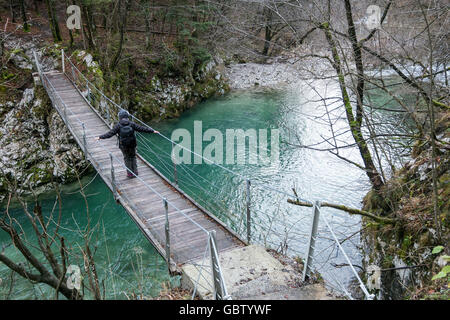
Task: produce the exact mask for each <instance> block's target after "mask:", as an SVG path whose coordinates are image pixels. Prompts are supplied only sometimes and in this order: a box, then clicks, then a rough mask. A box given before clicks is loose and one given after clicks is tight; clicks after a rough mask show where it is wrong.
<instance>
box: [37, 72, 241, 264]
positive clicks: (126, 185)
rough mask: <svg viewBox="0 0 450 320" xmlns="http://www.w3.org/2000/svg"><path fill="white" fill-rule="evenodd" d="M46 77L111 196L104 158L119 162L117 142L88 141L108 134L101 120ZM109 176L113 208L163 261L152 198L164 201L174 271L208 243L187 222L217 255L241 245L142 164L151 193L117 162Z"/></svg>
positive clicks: (159, 211)
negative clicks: (212, 237)
mask: <svg viewBox="0 0 450 320" xmlns="http://www.w3.org/2000/svg"><path fill="white" fill-rule="evenodd" d="M46 76H47V78H48V79H49V81H50V83H51V86H52V87H53V88H54V89H55V90H56V92H57V93H58V95H59V96H60V97H61V100H62V101H63V102H64V104H65V105H66V106H67V108H68V110H70V111H71V112H69V111H66V118H67V126H68V127H69V130H70V131H71V132H72V134H73V135H74V136H75V138H76V140H77V142H78V143H79V144H80V147H81V149H83V138H82V137H83V128H82V124H81V123H80V121H79V120H81V121H83V123H84V124H85V132H86V145H87V150H88V159H89V160H90V161H91V163H92V164H93V165H94V167H96V169H97V171H98V173H99V175H100V176H101V177H102V179H103V180H104V182H105V183H106V184H107V185H108V187H109V188H110V189H111V190H112V184H111V162H110V156H109V153H111V154H112V155H113V156H114V157H115V159H119V160H120V161H121V162H123V157H122V153H121V151H120V150H119V148H118V147H117V139H116V138H114V137H113V138H111V139H106V140H100V141H95V139H94V137H97V136H99V135H101V134H103V133H105V132H107V131H108V130H109V128H108V126H107V125H106V124H105V122H104V121H103V119H101V118H100V116H99V115H98V114H97V113H96V112H94V111H93V109H92V108H91V107H90V106H89V105H88V104H87V102H86V101H85V99H84V98H83V96H82V95H81V94H80V93H79V91H78V90H77V89H76V88H75V87H74V86H73V84H72V83H71V82H70V81H69V79H68V78H67V77H66V76H65V75H64V74H62V73H57V72H52V73H47V74H46ZM49 94H50V92H49ZM114 171H115V177H116V184H117V188H118V193H119V195H120V196H119V198H118V202H119V203H120V204H121V205H122V206H123V207H124V208H125V209H126V210H127V212H128V214H129V215H130V216H131V218H132V219H133V220H134V221H135V222H136V224H137V225H138V226H139V228H140V229H141V231H142V232H143V233H144V235H145V236H146V237H147V239H149V240H150V241H151V242H152V243H153V245H154V246H155V248H156V249H157V250H158V251H159V252H160V253H161V255H163V256H165V249H164V248H165V222H166V218H165V208H164V204H163V201H162V199H161V198H160V197H159V196H158V195H157V194H156V193H155V192H158V193H159V194H160V195H162V196H163V197H165V198H166V199H167V201H168V202H169V209H168V211H169V213H168V216H169V226H170V250H171V258H172V259H173V262H175V263H176V264H177V265H182V264H184V263H187V262H190V261H193V260H197V259H200V258H202V257H203V256H204V254H205V250H206V245H207V241H208V235H207V234H206V233H205V232H204V231H203V230H202V229H201V228H200V227H198V226H197V225H196V224H194V223H193V222H192V221H191V220H189V219H188V218H187V217H190V218H191V219H192V220H193V221H195V222H196V223H197V224H198V225H200V226H201V227H203V228H204V229H206V230H208V231H211V230H215V231H216V240H217V247H218V248H217V249H218V251H219V252H222V251H226V250H229V249H232V248H236V247H239V246H244V245H245V244H244V243H243V242H242V241H241V240H240V239H238V237H236V235H235V234H233V232H230V230H228V228H226V227H225V226H224V225H222V224H221V223H220V222H219V221H218V220H217V219H215V218H214V217H213V216H212V215H211V214H210V213H208V212H206V211H204V210H203V209H202V208H199V207H197V205H196V204H195V202H194V201H191V200H190V199H188V197H186V196H185V195H184V194H183V192H182V191H181V190H179V189H177V188H176V187H174V186H172V185H171V184H170V183H169V182H168V181H166V180H165V179H164V178H163V177H161V176H160V175H159V174H158V172H157V171H156V170H154V168H152V167H151V165H150V164H148V163H147V162H146V161H145V160H143V159H142V158H138V171H139V177H140V178H141V179H142V180H143V181H145V183H146V184H147V185H149V186H150V187H151V188H153V190H154V191H152V190H150V189H149V188H148V187H146V186H145V185H144V183H143V182H142V181H140V180H139V179H128V178H127V177H126V171H125V168H124V167H123V166H122V165H121V164H119V162H118V161H114ZM174 206H175V207H174ZM180 211H181V212H182V213H181V212H180ZM207 256H209V253H208V254H207Z"/></svg>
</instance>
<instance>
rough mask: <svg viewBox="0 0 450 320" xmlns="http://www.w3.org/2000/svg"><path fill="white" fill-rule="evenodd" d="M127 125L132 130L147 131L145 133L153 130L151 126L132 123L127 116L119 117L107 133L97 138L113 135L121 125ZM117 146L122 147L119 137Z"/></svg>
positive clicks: (117, 132)
mask: <svg viewBox="0 0 450 320" xmlns="http://www.w3.org/2000/svg"><path fill="white" fill-rule="evenodd" d="M128 125H129V126H131V127H132V128H133V130H134V131H138V132H147V133H153V132H155V130H153V129H151V128H147V127H144V126H140V125H138V124H136V123H134V122H133V121H131V120H130V119H128V118H122V119H120V121H119V122H118V123H117V124H116V125H115V126H114V127H113V128H112V129H111V130H110V131H108V132H107V133H105V134H103V135H101V136H100V137H99V138H100V139H108V138H111V137H112V136H114V135H116V134H119V132H120V128H121V127H124V126H128ZM119 148H122V145H121V142H120V139H119Z"/></svg>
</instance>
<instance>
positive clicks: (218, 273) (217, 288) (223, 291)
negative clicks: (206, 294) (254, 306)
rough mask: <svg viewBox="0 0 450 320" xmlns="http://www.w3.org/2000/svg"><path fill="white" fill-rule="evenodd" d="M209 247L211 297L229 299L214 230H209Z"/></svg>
mask: <svg viewBox="0 0 450 320" xmlns="http://www.w3.org/2000/svg"><path fill="white" fill-rule="evenodd" d="M209 248H210V250H211V271H212V272H211V274H212V278H213V279H212V280H213V298H214V299H215V300H231V297H230V296H229V295H228V293H227V288H226V286H225V283H224V280H223V274H222V270H221V269H220V264H219V255H218V253H217V242H216V231H215V230H212V231H210V232H209Z"/></svg>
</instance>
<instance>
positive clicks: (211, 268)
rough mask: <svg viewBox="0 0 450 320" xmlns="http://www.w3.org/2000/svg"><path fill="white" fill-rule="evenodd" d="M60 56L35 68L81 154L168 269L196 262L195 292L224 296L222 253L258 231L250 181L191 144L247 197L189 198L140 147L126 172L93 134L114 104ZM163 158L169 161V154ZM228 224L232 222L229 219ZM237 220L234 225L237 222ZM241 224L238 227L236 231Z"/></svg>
mask: <svg viewBox="0 0 450 320" xmlns="http://www.w3.org/2000/svg"><path fill="white" fill-rule="evenodd" d="M61 55H62V60H61V67H62V70H61V71H58V70H50V71H44V70H42V66H41V64H40V62H39V59H38V55H37V54H36V53H35V52H34V59H35V64H36V69H37V71H38V74H39V78H40V81H41V84H42V85H43V87H44V88H45V90H46V91H47V94H48V96H49V98H50V100H51V102H52V105H53V107H54V108H55V109H56V110H57V112H58V113H59V115H60V116H61V118H62V120H63V121H64V123H65V125H66V126H67V128H68V130H69V131H70V133H71V134H72V136H73V138H74V139H75V140H76V142H77V143H78V145H79V146H80V148H81V149H82V150H83V152H84V155H85V157H86V159H87V160H89V161H90V163H91V164H92V165H93V167H94V168H95V170H96V171H97V172H98V174H99V176H100V177H101V178H102V179H103V181H104V182H105V184H106V185H107V186H108V187H109V188H110V190H111V191H112V193H113V195H114V198H115V200H116V201H117V202H118V203H120V204H121V205H122V206H123V207H124V208H125V209H126V211H127V213H128V214H129V215H130V217H131V218H132V219H133V221H134V222H135V223H136V224H137V225H138V227H139V228H140V230H141V231H142V233H143V234H144V235H145V237H146V238H147V239H148V240H149V241H150V242H151V243H152V244H153V246H154V247H155V248H156V249H157V250H158V252H159V253H160V254H161V255H162V256H163V257H164V258H165V259H166V262H167V264H168V266H169V270H170V271H171V272H181V269H182V268H183V266H186V265H189V266H191V267H192V268H193V269H195V272H194V273H192V276H191V277H192V278H193V279H191V282H192V286H193V289H194V292H193V297H194V296H195V294H196V291H197V290H198V291H200V286H201V285H202V286H204V287H205V286H209V289H208V288H207V291H208V290H209V291H210V292H211V293H212V295H213V298H215V299H230V298H231V297H230V295H229V294H228V292H227V286H226V285H225V283H226V281H225V279H224V272H223V271H222V268H221V263H220V257H221V256H226V255H227V253H229V252H232V251H233V250H237V251H238V252H240V254H242V250H244V251H245V248H247V247H248V245H249V243H250V242H251V236H252V230H254V231H253V232H255V231H258V229H256V226H255V225H256V223H255V221H254V220H255V219H252V216H251V211H253V210H255V211H256V210H257V209H256V208H254V207H252V206H251V199H250V187H251V185H252V187H254V184H253V183H250V180H248V179H246V178H245V177H242V176H241V175H239V174H237V173H234V172H232V171H230V170H229V169H227V168H225V167H222V166H220V165H217V164H214V163H211V160H209V159H206V158H203V157H202V155H198V154H195V153H194V152H192V151H191V150H186V151H188V152H192V153H193V154H195V155H196V156H200V157H202V158H203V159H204V160H205V161H206V162H208V163H210V164H212V165H216V166H218V167H220V169H221V170H224V172H225V173H227V174H230V175H231V176H232V177H233V178H235V177H238V178H239V179H241V180H243V181H244V183H243V186H244V193H245V194H246V197H245V201H244V202H245V203H244V205H243V207H242V208H231V209H229V208H224V205H223V204H222V205H221V206H220V207H219V205H218V206H217V212H216V210H215V207H214V206H210V205H209V204H208V203H207V202H208V201H205V202H202V203H200V202H201V201H199V199H194V197H191V196H190V195H188V194H187V193H185V192H184V191H183V190H182V188H181V187H180V186H179V185H178V181H177V175H179V174H180V173H181V172H177V166H176V165H175V164H174V163H169V164H167V163H166V169H167V166H171V167H172V166H173V172H172V173H173V174H172V177H168V174H167V173H165V172H164V173H165V174H164V173H163V172H161V170H158V169H157V168H156V167H155V166H153V165H152V164H151V163H150V162H149V161H147V160H146V159H145V158H144V157H143V156H141V155H140V154H139V153H138V168H139V169H138V171H139V175H138V176H136V178H135V179H129V178H127V177H126V171H127V169H126V167H125V164H124V162H123V158H122V154H121V151H120V150H119V149H118V147H117V144H116V141H115V140H114V139H109V140H101V141H98V140H96V139H95V138H96V137H98V136H99V135H101V134H103V133H105V132H107V131H108V130H110V129H111V127H112V125H113V123H114V121H115V120H117V119H116V115H117V111H118V110H119V109H120V106H119V105H117V103H115V102H114V101H113V100H112V99H110V98H108V97H107V96H106V95H105V94H104V93H103V92H102V91H100V90H99V89H98V88H97V87H96V86H95V85H93V84H92V82H91V81H89V80H88V79H87V77H86V76H85V75H84V74H83V72H81V71H80V70H79V68H77V66H75V64H74V63H73V62H72V61H71V60H70V59H69V57H67V56H66V54H65V53H64V50H62V51H61ZM95 97H96V98H95ZM93 99H97V101H96V102H95V103H94V101H93ZM133 120H134V121H136V122H139V123H140V124H142V125H145V126H147V124H145V123H144V122H142V121H140V120H139V119H137V118H135V117H133ZM159 135H160V138H161V139H163V140H164V141H165V142H167V143H170V144H171V146H174V145H175V144H176V143H175V142H174V141H172V140H170V139H169V138H167V137H165V136H164V135H162V134H161V133H159ZM146 143H151V142H150V141H148V140H144V141H143V144H144V145H146ZM180 147H182V146H180ZM182 148H183V147H182ZM153 152H154V151H153ZM154 153H155V156H156V157H158V158H159V157H160V156H158V154H157V152H154ZM168 162H170V156H169V161H168ZM180 169H182V170H185V171H186V172H185V173H186V175H188V176H190V177H191V178H192V179H196V178H201V179H203V180H205V178H203V177H193V175H197V176H198V174H197V173H195V172H192V170H191V171H190V172H188V171H187V170H189V169H186V168H178V170H180ZM264 189H265V190H269V191H271V192H275V193H277V194H278V195H280V196H281V197H283V198H284V199H285V198H287V197H291V198H294V196H293V195H291V194H288V193H286V192H283V191H280V190H276V189H274V188H273V187H270V186H264ZM297 198H298V197H297ZM302 200H304V199H302ZM304 201H307V200H304ZM308 202H309V201H308ZM309 203H311V202H309ZM311 205H312V207H313V213H314V217H313V219H312V224H311V233H310V234H309V236H307V237H306V241H303V242H307V243H308V246H307V250H306V257H305V266H304V268H303V280H305V279H306V277H307V275H308V273H309V272H310V271H311V269H312V261H313V257H314V247H315V242H316V239H317V225H318V223H319V222H318V219H319V213H320V203H315V204H313V203H311ZM211 210H213V211H211ZM221 210H225V211H227V212H230V214H231V215H233V214H235V215H236V212H231V211H243V212H244V215H239V214H238V215H237V216H240V219H239V220H238V222H236V221H234V222H233V221H231V220H229V221H228V222H230V221H231V222H232V223H225V222H224V221H223V219H219V218H218V216H219V211H221ZM242 216H243V217H242ZM325 222H326V226H327V227H328V228H329V229H330V230H329V231H330V232H331V234H332V236H333V238H334V239H333V241H336V244H337V248H338V250H340V251H342V253H343V254H344V256H345V258H346V260H347V261H348V262H349V266H350V267H351V268H352V271H353V272H354V273H355V275H356V277H357V279H358V281H359V283H360V287H361V289H362V291H363V292H364V294H365V295H366V298H368V299H371V298H373V296H372V295H370V294H369V293H368V292H367V289H366V288H365V286H364V284H363V283H362V281H361V279H360V278H359V276H358V274H357V273H356V271H355V269H354V268H353V266H352V265H351V262H350V260H349V258H348V256H347V255H346V254H345V251H344V250H343V248H342V246H341V245H340V243H339V241H338V239H337V238H336V236H335V235H334V233H333V230H332V229H331V227H330V224H329V223H328V222H327V221H325ZM230 224H231V225H232V226H233V228H231V227H230V226H229V225H230ZM237 224H238V226H236V225H237ZM242 228H243V229H244V232H240V230H242ZM255 233H256V232H255ZM244 255H245V254H244ZM205 261H206V262H205ZM252 263H254V266H253V267H256V268H257V267H258V264H265V263H267V261H254V262H252ZM263 267H264V266H262V269H263V270H264V268H263ZM207 274H208V275H207ZM341 289H342V291H344V292H345V293H346V294H347V295H348V296H349V298H351V295H350V294H349V293H348V292H347V291H346V289H345V288H344V287H343V286H341Z"/></svg>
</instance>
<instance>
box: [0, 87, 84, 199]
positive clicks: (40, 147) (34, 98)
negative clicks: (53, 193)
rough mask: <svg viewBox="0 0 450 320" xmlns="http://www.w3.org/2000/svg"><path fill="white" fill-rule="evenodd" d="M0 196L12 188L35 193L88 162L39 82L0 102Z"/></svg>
mask: <svg viewBox="0 0 450 320" xmlns="http://www.w3.org/2000/svg"><path fill="white" fill-rule="evenodd" d="M0 114H1V116H0V157H1V158H0V191H1V192H0V196H2V198H4V197H5V196H6V193H7V191H11V190H13V189H15V188H16V187H15V186H17V191H18V192H19V193H21V194H29V193H33V192H34V193H36V194H39V193H41V192H43V191H46V190H48V189H50V188H52V185H51V182H57V183H67V182H71V181H74V180H76V177H77V175H76V172H79V173H80V172H82V171H84V170H85V168H86V167H87V166H88V164H87V162H86V161H85V160H84V158H83V154H82V152H81V150H80V149H79V148H78V146H77V144H76V142H75V141H74V140H73V139H72V137H71V135H70V133H69V131H68V130H67V129H66V127H65V125H64V123H63V122H62V120H61V118H60V117H59V115H58V114H57V112H56V111H55V110H54V109H53V108H52V107H51V105H50V102H49V100H48V98H47V96H46V93H45V92H44V89H43V88H42V87H41V86H32V87H30V88H27V89H25V90H24V91H23V95H22V98H21V100H20V101H7V102H5V103H2V104H0Z"/></svg>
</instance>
